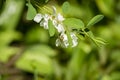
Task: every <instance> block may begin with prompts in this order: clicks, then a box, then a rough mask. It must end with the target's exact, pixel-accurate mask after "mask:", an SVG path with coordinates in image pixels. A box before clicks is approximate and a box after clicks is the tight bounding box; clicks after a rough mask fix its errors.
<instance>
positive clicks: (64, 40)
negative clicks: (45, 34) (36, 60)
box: [56, 33, 69, 47]
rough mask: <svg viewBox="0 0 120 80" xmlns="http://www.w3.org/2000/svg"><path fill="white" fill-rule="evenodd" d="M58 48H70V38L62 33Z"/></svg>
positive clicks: (57, 44) (57, 42)
mask: <svg viewBox="0 0 120 80" xmlns="http://www.w3.org/2000/svg"><path fill="white" fill-rule="evenodd" d="M56 46H63V47H68V46H69V42H68V37H67V35H66V34H65V33H61V35H60V37H59V38H58V39H57V40H56Z"/></svg>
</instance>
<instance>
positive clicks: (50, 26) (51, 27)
mask: <svg viewBox="0 0 120 80" xmlns="http://www.w3.org/2000/svg"><path fill="white" fill-rule="evenodd" d="M48 26H49V34H50V36H51V37H52V36H54V35H55V27H54V25H53V23H52V21H51V20H49V21H48Z"/></svg>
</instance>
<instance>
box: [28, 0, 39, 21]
mask: <svg viewBox="0 0 120 80" xmlns="http://www.w3.org/2000/svg"><path fill="white" fill-rule="evenodd" d="M36 14H37V12H36V10H35V8H34V7H33V6H32V4H31V3H30V0H29V2H28V11H27V17H26V19H27V20H32V19H33V18H34V17H35V15H36Z"/></svg>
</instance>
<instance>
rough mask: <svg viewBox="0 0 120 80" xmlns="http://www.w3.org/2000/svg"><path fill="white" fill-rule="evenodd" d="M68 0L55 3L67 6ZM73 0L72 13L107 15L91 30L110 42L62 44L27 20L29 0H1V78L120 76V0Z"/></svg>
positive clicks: (108, 79)
mask: <svg viewBox="0 0 120 80" xmlns="http://www.w3.org/2000/svg"><path fill="white" fill-rule="evenodd" d="M36 1H38V2H41V1H44V0H36ZM65 1H66V0H53V1H52V0H51V3H52V5H56V4H57V5H59V6H60V7H61V5H62V4H63V2H65ZM68 2H70V4H71V12H70V13H69V14H68V15H69V17H75V18H80V19H81V20H83V21H84V23H86V24H87V23H88V22H89V20H90V19H91V18H92V17H94V16H95V15H97V14H103V15H104V16H105V17H104V19H103V20H102V21H100V22H99V23H97V24H96V25H94V26H93V27H92V28H91V30H92V31H93V33H94V35H95V36H98V37H101V38H103V39H104V40H106V41H107V44H106V45H105V46H102V47H100V48H98V47H97V46H96V45H95V44H94V43H93V42H92V41H91V40H89V39H86V40H81V41H79V44H78V46H77V47H75V48H61V47H56V46H55V39H56V38H54V37H49V34H48V31H46V30H44V29H43V28H42V27H40V26H39V24H36V23H35V22H33V21H32V20H31V21H29V20H26V13H27V9H28V8H27V6H26V1H25V0H0V80H120V0H68Z"/></svg>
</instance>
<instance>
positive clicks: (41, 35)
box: [25, 26, 49, 43]
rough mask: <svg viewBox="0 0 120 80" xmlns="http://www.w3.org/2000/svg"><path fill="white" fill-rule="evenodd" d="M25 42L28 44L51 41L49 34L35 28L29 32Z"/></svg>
mask: <svg viewBox="0 0 120 80" xmlns="http://www.w3.org/2000/svg"><path fill="white" fill-rule="evenodd" d="M25 40H26V42H27V43H37V42H41V43H47V42H48V41H49V34H48V33H47V31H46V30H44V29H43V28H40V27H38V26H34V28H32V29H30V30H29V31H28V32H27V34H26V37H25Z"/></svg>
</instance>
